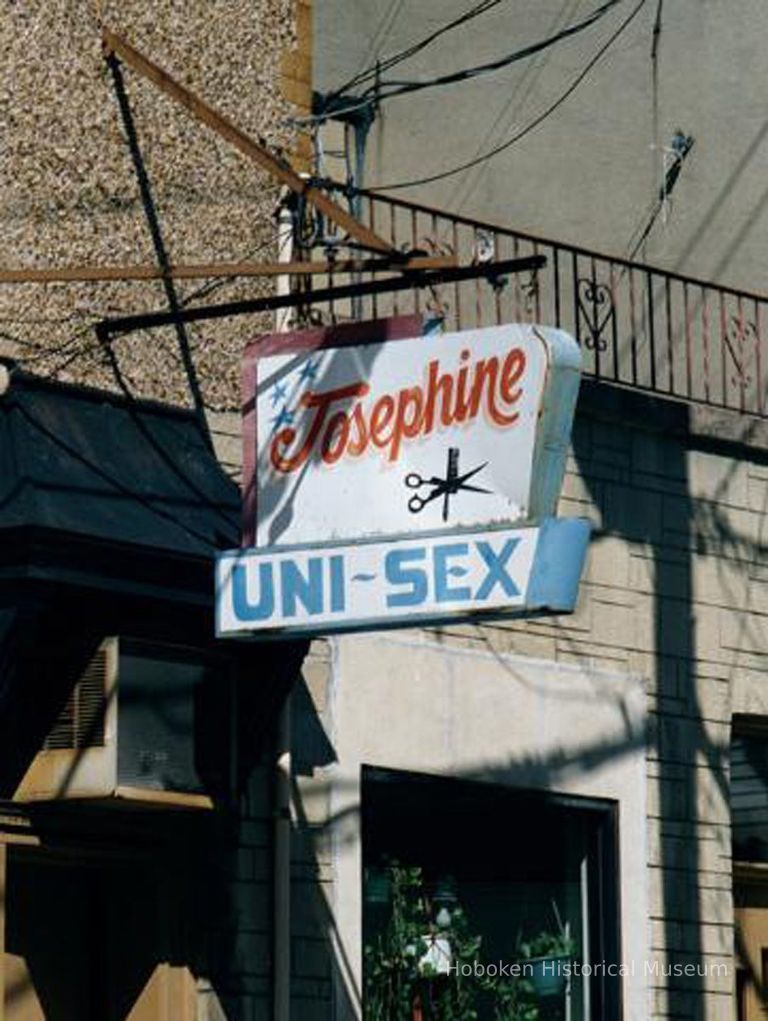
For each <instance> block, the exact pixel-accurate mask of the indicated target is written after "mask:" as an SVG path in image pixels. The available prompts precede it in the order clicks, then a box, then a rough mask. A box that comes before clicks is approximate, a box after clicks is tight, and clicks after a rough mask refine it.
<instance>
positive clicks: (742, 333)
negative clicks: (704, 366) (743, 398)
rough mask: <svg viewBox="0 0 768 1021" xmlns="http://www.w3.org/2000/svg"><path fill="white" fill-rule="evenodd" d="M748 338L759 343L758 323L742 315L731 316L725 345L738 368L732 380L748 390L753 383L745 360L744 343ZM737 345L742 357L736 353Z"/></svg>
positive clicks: (736, 384)
mask: <svg viewBox="0 0 768 1021" xmlns="http://www.w3.org/2000/svg"><path fill="white" fill-rule="evenodd" d="M748 340H749V341H752V343H753V344H759V342H760V334H759V333H758V330H757V325H756V324H755V323H753V322H750V321H749V320H745V319H742V318H741V317H740V316H731V318H730V321H729V322H728V328H727V330H726V333H725V345H726V348H727V350H728V353H729V354H730V356H731V359H732V360H733V364H734V366H735V368H736V375H735V376H732V377H731V382H732V383H733V385H734V386H740V387H741V388H742V390H746V388H747V387H748V386H751V384H752V376H750V375H748V373H747V370H746V365H745V361H744V345H745V344H746V343H747V341H748ZM737 345H738V350H739V355H740V357H739V356H737V354H736V346H737Z"/></svg>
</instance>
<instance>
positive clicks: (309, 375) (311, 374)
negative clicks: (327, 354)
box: [299, 359, 320, 380]
mask: <svg viewBox="0 0 768 1021" xmlns="http://www.w3.org/2000/svg"><path fill="white" fill-rule="evenodd" d="M319 368H320V360H319V359H318V360H317V361H316V362H313V361H312V360H311V359H310V360H309V361H308V362H306V364H305V365H303V366H302V369H301V372H300V373H299V380H310V379H314V378H315V376H316V375H317V370H318V369H319Z"/></svg>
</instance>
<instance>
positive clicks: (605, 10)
mask: <svg viewBox="0 0 768 1021" xmlns="http://www.w3.org/2000/svg"><path fill="white" fill-rule="evenodd" d="M624 2H625V0H606V2H605V3H604V4H602V5H601V6H600V7H597V8H596V9H595V10H594V11H592V13H591V14H590V15H588V16H587V17H586V18H584V19H583V20H582V21H578V22H576V24H574V25H568V26H567V27H566V28H563V29H561V30H560V31H559V32H556V33H555V34H554V35H552V36H548V37H547V38H546V39H539V40H538V41H537V42H535V43H531V44H530V45H528V46H524V47H523V48H522V49H520V50H515V51H514V52H513V53H507V54H505V55H504V56H503V57H498V58H497V59H496V60H491V61H488V62H487V63H485V64H476V65H475V66H474V67H467V68H464V69H463V70H461V71H453V72H451V73H450V74H444V75H440V76H439V77H437V78H431V79H429V80H428V81H410V82H392V81H390V82H377V83H374V85H371V86H370V87H369V88H368V89H366V90H365V91H364V92H363V94H362V95H363V96H366V95H369V94H371V93H372V92H375V99H376V101H377V102H383V101H384V100H385V99H393V98H394V97H395V96H404V95H407V94H409V93H412V92H422V91H423V90H424V89H434V88H439V87H444V86H446V85H457V84H459V83H460V82H465V81H471V80H472V79H474V78H480V77H482V76H483V75H488V74H493V73H495V72H496V71H501V70H503V69H504V68H506V67H509V66H510V65H511V64H516V63H517V62H518V61H521V60H527V59H528V58H529V57H532V56H534V55H535V54H537V53H541V51H542V50H546V49H549V47H550V46H556V45H557V44H558V43H560V42H563V40H565V39H568V38H569V37H570V36H573V35H578V33H579V32H584V31H585V30H586V29H588V28H591V27H592V26H593V25H594V24H596V23H597V22H598V21H600V19H601V18H604V17H605V15H606V14H609V13H610V11H612V10H613V8H614V7H617V6H618V5H619V4H620V3H624Z"/></svg>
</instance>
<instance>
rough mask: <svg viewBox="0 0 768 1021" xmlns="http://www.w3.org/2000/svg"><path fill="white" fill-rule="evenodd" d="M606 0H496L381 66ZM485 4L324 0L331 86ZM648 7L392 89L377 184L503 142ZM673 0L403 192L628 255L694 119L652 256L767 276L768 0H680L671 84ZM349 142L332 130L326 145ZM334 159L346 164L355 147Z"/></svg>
mask: <svg viewBox="0 0 768 1021" xmlns="http://www.w3.org/2000/svg"><path fill="white" fill-rule="evenodd" d="M601 6H602V5H601V4H600V3H598V2H597V0H595V2H590V3H578V2H565V3H563V2H561V0H525V2H520V3H514V4H507V3H502V4H499V5H495V6H493V7H492V8H491V9H489V10H488V11H487V12H486V13H484V14H483V15H482V16H481V17H478V18H475V19H474V20H472V21H470V22H468V23H467V24H465V25H463V26H462V27H461V28H458V29H456V30H454V31H452V32H450V33H447V34H446V35H444V36H442V37H441V38H439V39H437V40H435V41H434V42H433V43H432V44H430V45H429V46H427V47H425V48H424V49H422V50H420V51H419V52H418V53H417V54H416V55H415V56H414V57H413V59H411V60H409V61H407V62H404V63H401V64H398V65H397V66H396V67H394V68H392V70H391V71H389V72H388V71H386V70H385V71H383V72H382V79H383V80H384V81H387V80H390V79H391V80H395V81H398V82H401V81H426V80H430V79H433V78H435V77H437V76H438V75H444V74H447V73H450V72H453V71H457V70H460V69H463V68H469V67H473V66H475V65H478V64H481V63H484V62H487V61H493V60H496V59H499V58H501V57H503V56H504V55H506V54H510V53H513V52H515V51H518V50H520V49H522V48H523V47H525V46H528V45H529V44H532V43H535V42H538V41H540V40H544V39H547V38H549V37H551V36H553V35H555V34H556V33H557V32H558V31H560V30H562V29H563V28H565V27H566V26H570V25H574V24H577V23H578V22H580V21H583V20H584V19H585V18H586V17H587V15H588V14H589V13H591V12H592V11H595V10H597V9H598V8H599V7H601ZM471 7H472V5H471V4H466V3H464V2H462V0H442V2H441V3H439V4H428V3H423V2H421V0H393V2H392V3H387V4H382V3H380V2H378V0H316V3H315V88H316V89H318V90H320V91H331V90H333V89H336V88H338V87H339V86H341V85H342V84H343V83H344V82H345V81H347V80H348V79H349V78H351V77H352V75H354V74H356V73H357V72H359V71H360V70H362V69H368V68H371V67H373V66H375V63H376V61H377V59H385V58H387V57H389V56H391V55H393V54H397V53H399V52H400V51H402V50H403V49H405V48H406V47H408V46H410V45H412V44H413V43H415V42H417V41H419V40H422V39H424V38H426V37H427V36H429V34H430V33H431V32H433V31H435V30H436V29H438V28H440V27H441V26H443V25H445V24H447V23H448V22H449V21H451V20H452V19H454V18H457V17H459V16H460V15H462V14H464V13H466V12H467V11H468V10H469V9H470V8H471ZM635 7H637V4H633V3H630V2H627V3H620V4H618V5H617V6H616V7H615V8H613V9H612V10H611V11H610V12H609V14H608V15H606V17H604V18H602V19H601V20H600V21H599V22H597V23H596V24H594V25H593V26H592V27H590V28H588V29H587V30H585V31H584V32H581V33H579V34H577V35H574V36H572V37H571V38H569V39H566V40H564V41H562V42H560V43H558V44H557V45H556V46H554V47H551V48H549V49H544V50H542V51H541V52H539V53H538V54H536V55H534V56H532V57H531V58H529V59H527V60H523V61H520V62H518V63H515V64H513V65H511V66H509V67H507V68H506V69H501V70H499V71H496V72H495V73H493V74H489V75H486V76H484V77H481V78H477V79H475V80H474V81H472V82H468V83H467V82H465V83H461V84H456V85H451V86H446V87H443V88H437V89H434V90H430V91H424V92H414V93H411V94H407V95H404V96H402V97H399V98H395V99H392V100H391V101H389V102H385V103H383V104H382V106H381V108H380V110H379V111H378V112H377V116H376V120H375V122H374V124H373V127H372V128H371V131H370V134H369V142H368V159H367V162H366V178H365V183H366V184H367V185H368V186H371V187H374V186H379V185H382V186H386V185H390V184H396V183H401V182H404V181H411V180H414V179H418V178H422V177H425V176H430V175H432V174H434V173H440V172H441V171H443V170H448V169H451V168H453V167H456V166H458V165H460V164H463V163H466V162H469V161H471V160H473V159H474V158H475V157H476V156H477V155H479V154H481V153H484V152H487V151H489V150H490V149H492V148H494V147H496V146H497V145H501V144H503V143H504V142H505V141H507V140H508V139H510V138H512V137H513V136H514V135H515V134H516V133H518V132H519V131H520V130H521V129H525V128H526V127H527V126H528V125H529V124H531V123H532V122H533V121H534V120H535V119H536V118H538V117H539V116H542V115H545V114H546V111H547V110H548V109H549V108H550V107H551V106H553V105H554V104H555V103H557V101H558V100H559V98H560V97H561V96H563V95H564V93H565V92H566V90H567V89H568V88H569V87H570V86H571V85H572V84H573V83H574V82H575V80H576V78H577V77H578V76H579V75H580V74H581V73H582V72H583V71H585V69H586V68H587V65H588V63H589V62H590V61H591V60H592V59H593V58H594V57H595V56H596V55H597V54H598V52H599V51H600V49H601V47H603V46H604V45H606V44H607V43H608V41H609V39H610V38H611V36H612V35H613V34H614V32H616V31H617V29H618V28H619V27H620V25H621V24H622V22H623V21H624V20H625V19H626V18H627V17H628V16H629V15H630V14H631V12H632V11H633V9H634V8H635ZM658 7H659V5H658V4H657V3H655V2H654V3H645V4H644V6H642V9H641V10H640V12H639V13H638V14H637V16H636V17H635V18H634V20H633V21H632V22H631V24H630V25H629V27H628V28H627V29H626V31H624V32H623V33H622V34H621V35H620V36H619V38H618V39H617V40H616V42H615V44H613V45H612V46H611V47H610V48H609V49H608V50H607V52H606V53H605V55H604V56H603V57H602V58H600V60H599V61H598V62H597V63H596V64H595V66H594V67H593V68H592V69H591V70H590V71H588V72H586V73H585V77H584V80H583V82H581V84H579V85H578V87H576V88H575V90H574V91H573V93H572V94H571V95H569V96H568V98H567V99H566V100H565V101H564V102H563V103H562V104H561V105H559V106H558V107H557V108H556V110H554V112H553V113H552V114H551V115H547V116H545V117H544V119H543V121H542V123H541V125H540V126H539V127H537V128H536V129H535V130H532V131H531V132H530V133H528V134H527V135H526V137H525V138H523V139H521V140H520V141H519V142H517V143H516V144H514V145H512V146H510V147H509V148H508V149H506V150H505V151H504V152H502V153H500V154H499V155H498V156H496V157H495V158H494V159H492V160H490V161H489V162H487V163H483V164H480V165H479V166H477V167H475V168H473V169H472V170H469V171H467V172H465V173H462V174H459V175H457V176H453V177H450V178H447V179H445V180H442V181H436V182H434V183H432V184H426V185H423V186H419V187H413V188H408V189H406V190H404V191H398V192H396V193H393V194H397V195H398V196H400V197H401V198H407V199H411V200H413V201H417V202H424V203H426V204H429V205H433V206H436V207H438V208H443V209H449V210H451V211H453V212H456V213H463V214H464V215H467V216H474V217H477V218H478V219H486V220H490V221H492V222H497V223H501V224H506V225H509V226H511V227H516V228H518V229H520V230H525V229H529V230H531V231H532V232H534V233H539V234H541V235H543V236H545V237H553V238H557V239H560V240H562V241H566V242H571V243H572V244H581V245H584V246H585V247H595V248H598V249H603V250H606V251H608V252H611V253H614V254H616V255H627V254H628V253H629V252H630V251H631V249H632V247H633V244H632V242H633V239H635V240H636V238H637V237H638V236H639V233H641V230H642V227H643V226H644V225H645V224H646V223H647V221H648V218H649V215H650V213H651V211H652V209H653V206H654V204H655V202H656V199H657V197H658V193H659V188H660V186H661V182H662V179H663V173H664V167H663V159H664V151H663V149H664V147H665V146H668V145H669V142H670V140H671V139H672V136H673V134H674V133H675V131H676V130H677V129H678V128H680V129H682V131H683V132H684V133H685V134H690V135H693V136H694V138H695V144H694V148H693V150H692V152H691V154H690V156H689V157H688V159H687V161H686V163H685V166H684V168H683V171H682V173H681V175H680V178H679V180H678V182H677V184H676V186H675V188H674V191H673V193H672V198H671V201H670V203H669V206H668V209H667V212H666V215H665V216H660V217H659V218H658V221H657V223H656V226H655V227H654V229H653V230H652V232H651V234H650V236H649V239H648V243H647V245H645V246H644V247H643V248H641V249H640V251H639V256H640V257H643V258H645V259H646V260H647V261H649V262H651V263H653V264H657V265H661V266H663V267H664V268H667V269H676V270H679V271H681V272H686V273H690V274H692V275H695V276H702V277H704V278H705V279H713V280H716V281H718V282H720V283H723V284H730V285H732V286H734V287H742V288H753V289H764V287H765V264H766V254H767V252H766V242H765V237H766V225H767V224H768V219H767V218H768V208H767V203H766V191H765V181H764V167H765V161H766V158H768V129H767V128H766V122H765V116H764V110H763V104H762V102H761V98H760V97H761V95H762V93H761V84H760V83H761V82H762V81H763V80H764V79H765V75H766V71H767V70H768V67H767V61H768V54H767V53H766V49H765V46H764V45H763V38H764V36H765V29H766V27H768V9H766V6H765V4H764V3H762V0H740V2H739V3H738V4H737V5H734V4H733V2H732V0H707V2H706V3H702V2H701V0H675V2H674V3H667V4H664V5H663V9H662V19H661V34H660V36H659V39H658V73H657V76H656V80H657V83H658V89H657V91H654V70H653V63H652V60H651V52H652V47H653V28H654V23H655V19H656V13H657V9H658ZM354 91H355V89H352V92H353V93H354ZM335 147H337V146H336V144H335V143H334V142H331V141H330V137H329V141H328V144H327V149H329V150H330V149H333V148H335ZM329 166H331V167H332V169H334V170H336V169H337V168H338V171H339V172H340V173H341V176H342V177H343V176H344V172H343V169H342V168H341V166H340V164H335V165H334V164H333V163H332V161H330V160H329Z"/></svg>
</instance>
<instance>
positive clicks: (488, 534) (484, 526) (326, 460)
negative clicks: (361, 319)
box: [217, 316, 588, 635]
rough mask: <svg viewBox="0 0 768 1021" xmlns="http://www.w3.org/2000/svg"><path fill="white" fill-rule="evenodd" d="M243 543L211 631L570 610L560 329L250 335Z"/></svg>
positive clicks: (575, 526)
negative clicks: (559, 510)
mask: <svg viewBox="0 0 768 1021" xmlns="http://www.w3.org/2000/svg"><path fill="white" fill-rule="evenodd" d="M244 368H245V371H244V379H245V402H246V404H245V415H244V422H243V430H244V469H245V472H244V473H245V479H244V515H245V519H244V536H245V544H244V549H242V550H239V551H232V552H228V553H225V554H222V555H221V556H220V558H219V563H218V578H217V582H218V587H217V627H218V631H219V633H220V634H222V635H226V634H247V633H250V632H267V633H269V632H272V633H278V632H279V633H284V632H286V631H297V630H299V631H305V632H308V631H322V632H328V631H333V630H348V629H351V628H361V627H381V626H403V624H405V623H409V622H414V623H416V622H420V623H424V622H427V621H432V622H437V621H438V620H443V619H447V618H450V619H456V617H457V616H458V617H462V616H473V617H474V616H476V615H478V614H493V615H496V614H500V613H509V612H516V613H524V612H538V611H543V610H546V609H551V610H553V611H557V612H565V611H567V610H568V609H572V608H573V603H574V601H575V595H576V589H577V585H578V577H579V575H580V572H581V565H582V563H583V559H584V553H585V550H586V545H587V541H588V528H587V526H586V524H585V523H584V522H574V521H565V522H562V521H558V520H557V519H555V518H554V515H555V510H556V503H557V499H558V496H559V493H560V488H561V485H562V478H563V473H564V470H565V459H566V452H567V447H568V441H569V438H570V430H571V424H572V420H573V412H574V407H575V401H576V395H577V392H578V385H579V372H580V353H579V349H578V346H577V345H576V343H575V342H574V341H573V340H572V339H571V338H570V337H569V336H568V335H567V334H565V333H563V332H562V331H559V330H554V329H550V328H547V327H543V326H532V325H520V324H511V325H504V326H496V327H490V328H486V329H476V330H468V331H462V332H460V333H439V332H434V333H427V334H426V335H424V334H423V333H422V321H421V319H420V317H415V316H409V317H402V318H397V319H389V320H382V321H380V322H373V323H354V324H346V325H344V326H341V327H335V328H331V329H325V330H310V331H303V332H301V333H293V334H285V333H282V334H276V335H270V336H268V337H264V338H260V339H258V340H257V341H255V342H253V343H252V344H251V345H250V346H249V348H248V350H247V351H246V358H245V364H244Z"/></svg>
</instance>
